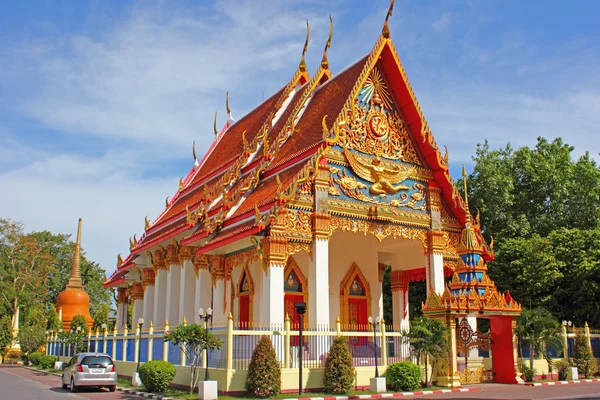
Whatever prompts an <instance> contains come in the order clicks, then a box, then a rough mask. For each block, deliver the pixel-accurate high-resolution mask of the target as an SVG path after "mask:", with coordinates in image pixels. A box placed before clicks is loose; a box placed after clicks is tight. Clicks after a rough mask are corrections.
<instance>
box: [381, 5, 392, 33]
mask: <svg viewBox="0 0 600 400" xmlns="http://www.w3.org/2000/svg"><path fill="white" fill-rule="evenodd" d="M393 11H394V0H392V1H391V2H390V8H389V9H388V12H387V15H386V16H385V22H384V23H383V29H382V30H381V36H383V37H384V38H386V39H389V38H390V27H389V26H388V20H389V19H390V17H391V16H392V12H393Z"/></svg>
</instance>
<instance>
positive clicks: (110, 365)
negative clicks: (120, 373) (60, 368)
mask: <svg viewBox="0 0 600 400" xmlns="http://www.w3.org/2000/svg"><path fill="white" fill-rule="evenodd" d="M67 386H70V387H71V392H77V391H78V389H79V388H80V387H82V386H86V387H90V386H92V387H93V386H96V387H98V388H103V387H106V388H108V390H110V391H111V392H114V391H115V389H116V388H117V371H116V369H115V363H114V362H113V360H112V358H111V357H110V356H109V355H108V354H104V353H79V354H77V355H75V356H74V357H73V358H71V359H70V360H69V363H68V364H67V366H66V367H65V370H64V372H63V376H62V387H63V389H66V388H67Z"/></svg>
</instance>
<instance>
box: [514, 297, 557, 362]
mask: <svg viewBox="0 0 600 400" xmlns="http://www.w3.org/2000/svg"><path fill="white" fill-rule="evenodd" d="M517 336H518V337H519V343H520V345H521V346H523V345H524V344H525V343H526V344H527V345H528V346H529V368H532V369H533V360H534V356H535V352H537V354H539V355H541V356H543V357H544V359H545V360H546V361H547V362H548V367H549V368H550V369H552V365H553V362H552V356H551V354H550V351H549V350H550V347H552V348H554V349H560V348H561V347H562V337H561V330H560V323H559V322H558V321H557V320H556V318H554V316H553V315H552V314H551V313H550V312H549V311H548V310H545V309H543V308H535V309H533V310H528V309H524V310H523V312H522V313H521V316H520V317H519V320H518V321H517ZM521 354H522V350H521Z"/></svg>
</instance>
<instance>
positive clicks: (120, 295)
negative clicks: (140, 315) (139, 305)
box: [117, 287, 129, 305]
mask: <svg viewBox="0 0 600 400" xmlns="http://www.w3.org/2000/svg"><path fill="white" fill-rule="evenodd" d="M128 302H129V290H128V289H127V288H126V287H120V288H118V289H117V305H119V304H127V303H128Z"/></svg>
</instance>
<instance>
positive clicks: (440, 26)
mask: <svg viewBox="0 0 600 400" xmlns="http://www.w3.org/2000/svg"><path fill="white" fill-rule="evenodd" d="M452 19H453V14H452V13H451V12H445V13H443V14H442V15H440V17H439V18H438V19H436V20H435V21H433V23H432V24H431V27H432V28H433V30H434V31H436V32H438V33H442V32H446V31H448V29H450V24H451V23H452Z"/></svg>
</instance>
